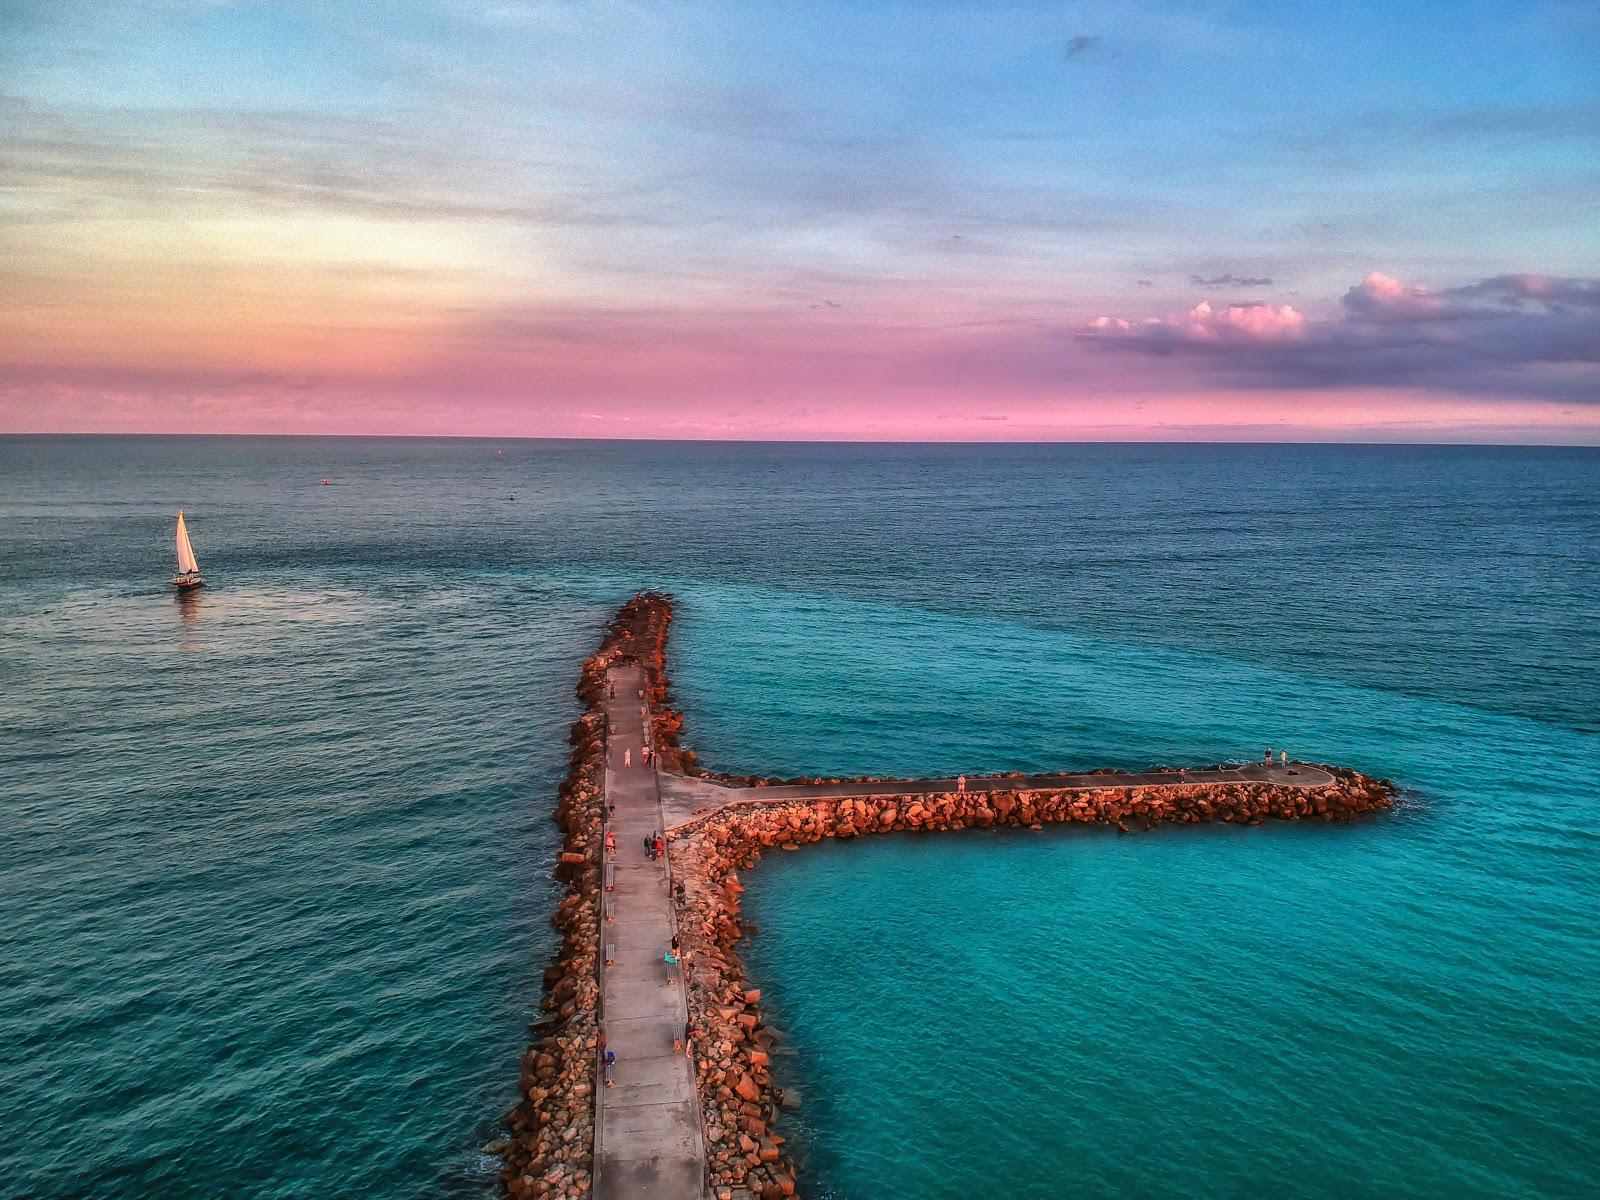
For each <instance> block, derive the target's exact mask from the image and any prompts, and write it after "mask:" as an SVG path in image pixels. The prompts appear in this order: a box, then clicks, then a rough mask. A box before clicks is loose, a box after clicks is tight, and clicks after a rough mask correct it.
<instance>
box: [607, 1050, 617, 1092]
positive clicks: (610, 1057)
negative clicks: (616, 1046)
mask: <svg viewBox="0 0 1600 1200" xmlns="http://www.w3.org/2000/svg"><path fill="white" fill-rule="evenodd" d="M605 1062H606V1086H607V1087H612V1086H614V1085H615V1084H616V1082H617V1080H616V1077H615V1075H614V1074H613V1072H614V1071H615V1070H616V1066H617V1052H616V1051H615V1050H607V1051H606V1059H605Z"/></svg>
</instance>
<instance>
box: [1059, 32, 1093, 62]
mask: <svg viewBox="0 0 1600 1200" xmlns="http://www.w3.org/2000/svg"><path fill="white" fill-rule="evenodd" d="M1099 44H1100V39H1099V38H1098V37H1091V36H1090V35H1089V34H1086V33H1080V34H1078V35H1076V36H1075V37H1070V38H1068V39H1067V50H1066V55H1067V61H1068V62H1071V61H1072V60H1073V59H1075V58H1078V57H1079V56H1080V55H1084V54H1087V53H1088V52H1089V51H1091V50H1093V49H1094V48H1095V47H1096V46H1098V45H1099Z"/></svg>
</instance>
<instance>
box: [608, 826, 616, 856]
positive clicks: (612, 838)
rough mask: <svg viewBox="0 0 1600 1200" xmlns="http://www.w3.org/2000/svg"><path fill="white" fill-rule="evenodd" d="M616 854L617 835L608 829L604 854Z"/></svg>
mask: <svg viewBox="0 0 1600 1200" xmlns="http://www.w3.org/2000/svg"><path fill="white" fill-rule="evenodd" d="M616 852H617V835H616V833H615V832H614V831H613V830H610V829H608V830H606V853H607V854H615V853H616Z"/></svg>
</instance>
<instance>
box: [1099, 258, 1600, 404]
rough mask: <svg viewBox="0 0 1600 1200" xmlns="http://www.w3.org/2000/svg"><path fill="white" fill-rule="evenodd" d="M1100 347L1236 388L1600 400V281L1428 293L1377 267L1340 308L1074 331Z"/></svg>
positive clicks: (1194, 314) (1206, 313)
mask: <svg viewBox="0 0 1600 1200" xmlns="http://www.w3.org/2000/svg"><path fill="white" fill-rule="evenodd" d="M1078 337H1079V340H1081V341H1084V342H1088V343H1092V344H1096V345H1099V346H1101V347H1108V348H1118V349H1124V350H1133V351H1139V352H1142V353H1145V354H1150V355H1159V356H1164V357H1172V356H1176V355H1179V354H1183V353H1196V352H1197V353H1201V354H1204V355H1206V361H1208V362H1209V363H1210V364H1211V365H1210V367H1209V368H1208V370H1210V371H1212V372H1215V373H1220V374H1221V376H1222V378H1223V379H1224V380H1226V381H1228V382H1232V383H1236V384H1241V385H1244V386H1252V385H1254V386H1262V387H1269V386H1298V387H1306V388H1322V387H1347V386H1350V385H1352V384H1362V385H1380V384H1386V383H1387V384H1398V383H1406V384H1408V385H1418V386H1424V387H1432V388H1438V389H1442V390H1447V391H1451V392H1458V393H1482V392H1496V393H1499V394H1502V395H1504V394H1512V395H1515V394H1525V395H1546V396H1552V397H1563V398H1569V399H1571V400H1573V401H1581V402H1586V403H1593V402H1594V401H1595V400H1597V399H1600V280H1593V279H1564V278H1558V277H1554V276H1548V275H1532V274H1522V275H1496V276H1492V277H1490V278H1488V279H1484V280H1481V281H1479V282H1477V283H1471V284H1466V285H1463V286H1461V287H1453V288H1443V289H1440V290H1437V291H1435V290H1433V289H1431V288H1428V287H1425V286H1422V285H1420V284H1410V283H1404V282H1402V281H1401V280H1399V279H1395V278H1393V277H1392V276H1389V275H1385V274H1383V273H1381V272H1377V271H1374V272H1372V273H1371V274H1369V275H1367V276H1366V278H1364V279H1363V280H1362V281H1361V282H1360V283H1358V284H1357V285H1355V286H1354V287H1352V288H1351V289H1350V290H1349V291H1347V292H1346V293H1345V294H1344V297H1343V301H1342V306H1341V309H1340V310H1339V312H1338V313H1337V314H1336V315H1335V316H1332V317H1329V318H1327V319H1323V320H1309V319H1307V318H1306V317H1305V316H1304V315H1302V314H1301V313H1299V312H1297V311H1296V310H1295V309H1293V308H1290V307H1288V306H1286V305H1285V306H1282V307H1275V306H1273V305H1270V304H1261V303H1252V304H1230V305H1228V306H1227V307H1225V308H1222V309H1213V308H1212V307H1211V306H1210V305H1209V304H1200V305H1197V306H1196V307H1195V308H1194V309H1192V310H1191V311H1190V312H1189V313H1188V314H1187V315H1185V316H1181V317H1166V318H1153V319H1149V320H1144V321H1132V320H1128V319H1126V318H1119V317H1100V318H1098V319H1096V320H1095V321H1093V322H1091V323H1090V324H1089V325H1087V326H1085V327H1084V328H1082V329H1081V330H1079V332H1078Z"/></svg>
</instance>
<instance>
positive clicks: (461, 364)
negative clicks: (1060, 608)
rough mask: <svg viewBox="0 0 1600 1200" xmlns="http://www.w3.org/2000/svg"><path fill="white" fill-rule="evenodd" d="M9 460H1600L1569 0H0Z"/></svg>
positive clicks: (1592, 296) (1586, 80) (0, 390)
mask: <svg viewBox="0 0 1600 1200" xmlns="http://www.w3.org/2000/svg"><path fill="white" fill-rule="evenodd" d="M0 432H179V433H185V432H196V433H339V434H376V433H389V434H419V435H440V434H448V435H482V436H497V437H510V436H549V437H605V438H697V439H699V438H710V439H717V438H753V439H788V438H795V439H847V440H910V441H923V440H933V441H961V440H979V441H989V440H1005V441H1056V440H1116V441H1121V440H1208V441H1302V440H1309V441H1317V440H1331V441H1419V442H1458V441H1466V442H1537V443H1566V444H1589V445H1593V444H1600V5H1596V4H1593V3H1592V2H1590V0H1577V2H1573V0H1549V2H1544V0H1516V2H1510V0H1501V2H1500V3H1476V2H1474V0H1455V2H1451V3H1438V4H1433V3H1423V2H1420V0H1412V2H1409V3H1404V4H1397V3H1394V2H1393V0H1377V2H1372V0H1351V2H1349V3H1342V4H1338V5H1332V4H1320V3H1286V4H1274V5H1268V4H1261V3H1249V4H1227V3H1188V4H1176V3H1173V4H1164V3H1156V2H1154V0H1133V2H1122V0H1118V2H1116V3H1087V4H1072V3H1053V4H1012V3H1004V2H1003V0H989V2H984V3H945V2H942V0H917V2H915V3H903V4H900V3H876V2H872V0H859V2H856V3H830V2H828V0H808V2H806V3H802V4H796V3H793V2H792V0H787V2H784V3H766V2H765V0H741V2H738V3H732V4H722V3H717V2H715V0H705V2H701V3H694V4H686V5H678V4H674V3H671V2H669V0H632V2H618V0H594V2H592V3H565V2H561V0H527V2H513V0H504V2H496V0H361V2H360V3H339V2H337V0H319V2H317V3H307V4H302V3H295V2H283V3H272V4H264V3H229V2H226V0H94V2H84V0H51V2H40V0H20V2H19V0H8V2H6V3H0Z"/></svg>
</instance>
